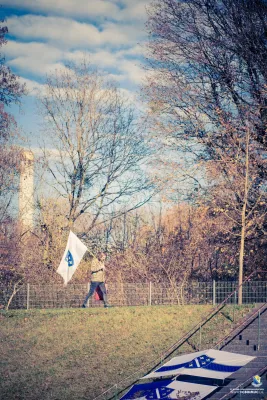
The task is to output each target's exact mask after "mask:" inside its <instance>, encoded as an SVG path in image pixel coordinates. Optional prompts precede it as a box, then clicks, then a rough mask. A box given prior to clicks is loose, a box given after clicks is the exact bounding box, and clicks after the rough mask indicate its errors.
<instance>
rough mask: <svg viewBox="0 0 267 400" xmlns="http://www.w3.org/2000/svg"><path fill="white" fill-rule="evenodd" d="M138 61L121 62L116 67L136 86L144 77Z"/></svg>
mask: <svg viewBox="0 0 267 400" xmlns="http://www.w3.org/2000/svg"><path fill="white" fill-rule="evenodd" d="M137 63H138V61H137V60H133V61H129V60H122V61H121V62H120V64H119V65H118V69H119V70H120V71H123V72H124V73H126V74H127V77H128V79H130V80H131V81H132V82H134V83H136V84H141V83H142V82H143V80H144V77H145V71H144V70H143V68H141V67H140V66H139V65H137Z"/></svg>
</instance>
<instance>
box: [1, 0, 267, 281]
mask: <svg viewBox="0 0 267 400" xmlns="http://www.w3.org/2000/svg"><path fill="white" fill-rule="evenodd" d="M266 24H267V5H266V2H265V1H263V0H256V1H249V0H220V1H218V0H189V1H188V0H187V1H182V0H181V1H177V0H160V1H158V0H155V1H153V2H152V3H151V4H150V6H149V7H148V20H147V31H148V42H147V45H146V69H147V70H148V71H147V78H146V82H145V83H144V85H143V87H142V89H141V97H142V101H143V105H144V106H143V109H145V111H144V110H142V111H138V110H137V108H136V106H135V104H132V103H131V102H130V101H129V100H128V99H126V98H125V96H124V95H122V93H121V91H120V89H119V88H118V87H117V86H116V84H115V83H114V82H112V80H111V79H110V77H109V76H108V75H107V74H105V73H102V72H99V70H97V69H93V68H92V67H91V65H90V62H88V60H86V59H83V60H81V61H79V62H77V63H75V64H72V65H66V67H65V68H64V69H62V70H57V71H55V72H54V73H52V74H50V76H48V78H47V81H46V85H45V88H44V91H43V92H42V93H40V95H39V100H38V104H39V112H40V115H42V117H43V121H44V126H43V138H44V145H43V146H42V155H41V157H40V158H39V159H38V163H37V164H38V166H39V167H38V168H39V169H38V173H39V174H40V176H42V177H45V179H46V180H47V182H46V183H45V187H48V186H50V187H51V186H52V187H53V191H52V192H51V193H52V196H47V195H46V196H42V197H40V196H39V197H38V198H37V199H36V203H35V204H36V225H35V228H34V229H33V230H32V231H31V232H30V233H29V232H28V233H27V234H26V233H25V230H23V227H21V226H20V225H19V223H18V221H17V220H16V218H14V217H12V214H11V212H10V207H11V201H10V199H11V197H12V195H14V193H15V192H16V191H17V190H18V175H19V172H20V171H19V168H20V163H19V162H18V160H19V157H18V154H19V152H20V151H21V150H20V148H19V147H18V146H16V137H15V138H13V137H12V135H11V132H14V130H11V129H10V126H11V125H10V124H11V121H12V119H11V117H10V116H9V115H8V114H7V113H6V111H5V108H6V106H8V104H9V103H10V102H12V101H19V99H20V98H21V96H22V95H23V94H24V93H25V88H24V87H23V86H22V85H20V84H19V83H18V81H17V78H16V77H15V75H14V74H12V72H11V71H10V70H9V68H8V67H6V66H5V64H4V59H3V58H1V70H0V73H1V89H0V90H1V93H2V94H1V99H0V100H1V107H2V108H1V109H0V110H2V111H1V141H2V142H3V147H2V149H1V154H0V158H1V165H0V168H1V169H0V170H1V182H0V185H1V186H0V187H1V190H0V201H1V215H2V217H1V218H2V219H1V232H2V237H3V242H4V243H5V245H4V246H3V249H2V260H4V261H2V263H1V264H2V265H1V271H2V275H1V276H2V281H3V282H11V281H12V282H18V280H21V281H23V280H25V279H26V280H27V279H28V280H29V279H30V280H33V281H38V280H46V281H55V282H58V277H57V274H56V273H55V270H56V268H57V266H58V263H59V261H60V258H61V256H62V252H63V250H64V247H65V244H66V238H67V234H68V230H69V229H70V228H71V229H73V230H75V232H76V233H77V234H78V236H79V237H80V238H81V240H83V241H84V242H85V243H86V244H88V246H90V248H91V249H92V250H93V251H95V252H97V251H98V250H100V249H101V250H102V251H106V252H107V253H108V254H109V260H108V267H109V268H108V270H109V277H110V279H117V280H122V281H131V282H133V281H144V280H150V281H157V282H159V281H163V280H164V281H168V282H169V284H170V285H175V284H176V283H177V282H179V283H180V284H184V283H185V282H186V281H188V280H189V279H192V278H197V279H221V278H231V279H239V283H241V282H242V281H243V278H244V274H245V275H248V274H249V273H251V272H253V271H256V270H262V269H264V268H265V261H266V239H265V238H266V229H267V226H266V100H267V98H266V83H267V82H266V78H267V77H266V68H265V66H266V65H265V64H266V59H267V58H266V51H267V47H266V45H267V42H266V40H267V36H266V35H267V29H266V28H267V25H266ZM6 29H7V28H5V27H4V28H2V30H1V34H2V36H1V40H2V41H1V46H2V45H3V44H4V40H5V39H4V36H5V34H6V32H7V30H6ZM8 90H9V92H10V94H8V95H7V93H8ZM2 121H3V122H2ZM12 123H14V122H12ZM13 140H15V144H14V145H13V142H12V141H13ZM152 204H156V205H155V206H154V207H153V206H152ZM11 243H12V245H11ZM89 264H90V263H89V260H84V262H83V264H82V266H81V268H80V269H79V272H78V273H77V274H76V276H75V278H74V279H75V280H77V281H81V280H84V279H86V271H87V269H88V268H89V267H88V266H89ZM262 276H264V275H260V274H259V275H258V277H259V278H260V277H262Z"/></svg>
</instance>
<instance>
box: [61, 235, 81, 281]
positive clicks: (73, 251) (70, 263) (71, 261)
mask: <svg viewBox="0 0 267 400" xmlns="http://www.w3.org/2000/svg"><path fill="white" fill-rule="evenodd" d="M86 250H87V247H86V246H85V245H84V244H83V243H82V242H81V241H80V239H79V238H78V237H77V236H76V235H75V234H74V233H73V232H72V231H70V234H69V238H68V242H67V246H66V249H65V252H64V255H63V257H62V260H61V262H60V264H59V267H58V269H57V272H58V273H59V275H61V276H62V278H63V279H64V283H65V285H66V284H67V283H68V282H69V281H70V280H71V278H72V275H73V274H74V272H75V271H76V269H77V267H78V265H79V263H80V261H81V259H82V258H83V256H84V254H85V252H86Z"/></svg>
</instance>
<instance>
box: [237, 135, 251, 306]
mask: <svg viewBox="0 0 267 400" xmlns="http://www.w3.org/2000/svg"><path fill="white" fill-rule="evenodd" d="M248 184H249V128H247V134H246V169H245V187H244V201H243V207H242V214H241V238H240V251H239V278H238V286H239V292H238V304H239V305H241V304H242V294H243V286H240V285H242V283H243V269H244V257H245V239H246V222H247V221H246V211H247V201H248V190H249V189H248Z"/></svg>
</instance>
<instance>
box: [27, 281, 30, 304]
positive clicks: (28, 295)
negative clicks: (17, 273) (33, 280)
mask: <svg viewBox="0 0 267 400" xmlns="http://www.w3.org/2000/svg"><path fill="white" fill-rule="evenodd" d="M26 304H27V305H26V308H27V310H29V308H30V284H29V283H27V303H26Z"/></svg>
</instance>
